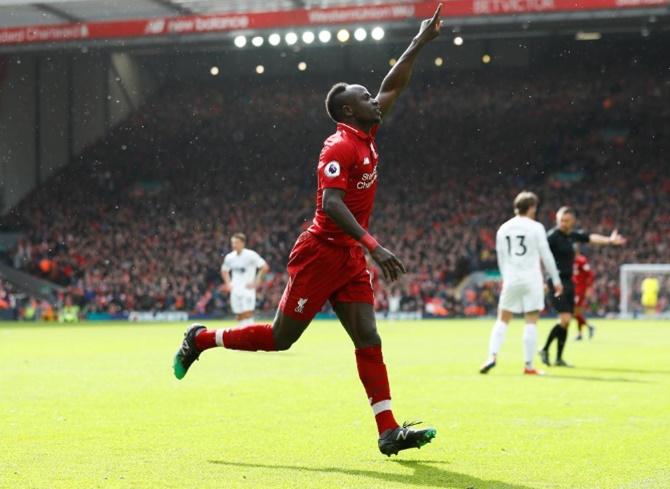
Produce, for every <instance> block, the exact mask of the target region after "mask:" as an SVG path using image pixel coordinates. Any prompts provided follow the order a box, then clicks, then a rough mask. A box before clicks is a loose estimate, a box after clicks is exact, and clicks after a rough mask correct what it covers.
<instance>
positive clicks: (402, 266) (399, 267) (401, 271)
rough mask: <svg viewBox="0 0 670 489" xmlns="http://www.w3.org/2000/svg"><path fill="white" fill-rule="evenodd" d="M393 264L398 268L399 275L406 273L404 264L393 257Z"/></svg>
mask: <svg viewBox="0 0 670 489" xmlns="http://www.w3.org/2000/svg"><path fill="white" fill-rule="evenodd" d="M395 264H396V266H397V267H398V270H399V271H400V273H407V269H406V268H405V264H404V263H403V262H401V261H400V259H399V258H398V257H395Z"/></svg>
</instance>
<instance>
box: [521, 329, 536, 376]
mask: <svg viewBox="0 0 670 489" xmlns="http://www.w3.org/2000/svg"><path fill="white" fill-rule="evenodd" d="M536 349H537V328H536V327H535V325H534V324H530V323H528V324H526V326H524V328H523V351H524V361H525V362H526V367H528V368H532V367H533V358H534V357H535V350H536Z"/></svg>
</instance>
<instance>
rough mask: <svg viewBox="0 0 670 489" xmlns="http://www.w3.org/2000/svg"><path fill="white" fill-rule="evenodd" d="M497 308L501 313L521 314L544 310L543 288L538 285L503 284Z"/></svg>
mask: <svg viewBox="0 0 670 489" xmlns="http://www.w3.org/2000/svg"><path fill="white" fill-rule="evenodd" d="M498 307H499V308H500V309H502V310H503V311H509V312H513V313H515V314H523V313H526V312H533V311H541V310H542V309H544V286H543V284H542V282H539V283H533V284H529V283H520V284H513V285H505V284H504V283H503V288H502V292H501V293H500V302H499V303H498Z"/></svg>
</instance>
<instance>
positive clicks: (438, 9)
mask: <svg viewBox="0 0 670 489" xmlns="http://www.w3.org/2000/svg"><path fill="white" fill-rule="evenodd" d="M441 11H442V3H438V4H437V8H436V9H435V13H434V14H433V18H432V19H430V21H431V22H432V23H434V22H435V21H436V20H437V18H438V17H439V16H440V12H441Z"/></svg>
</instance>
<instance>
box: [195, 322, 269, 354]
mask: <svg viewBox="0 0 670 489" xmlns="http://www.w3.org/2000/svg"><path fill="white" fill-rule="evenodd" d="M195 346H196V348H197V349H198V350H200V351H204V350H207V349H209V348H214V347H215V346H223V347H224V348H228V349H229V350H245V351H257V350H263V351H275V350H276V348H275V340H274V337H273V336H272V326H271V325H269V324H249V325H247V326H239V327H236V328H228V329H207V330H204V331H200V333H198V335H197V336H196V337H195Z"/></svg>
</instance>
